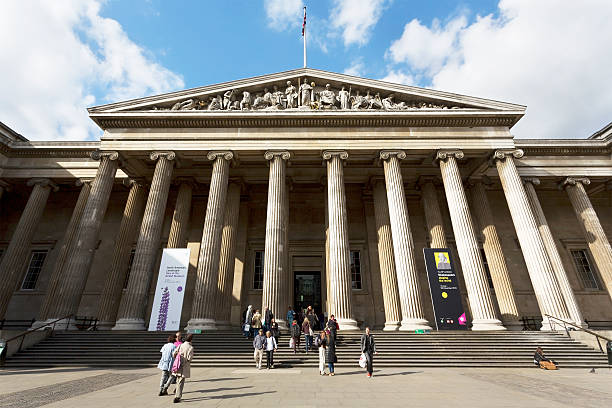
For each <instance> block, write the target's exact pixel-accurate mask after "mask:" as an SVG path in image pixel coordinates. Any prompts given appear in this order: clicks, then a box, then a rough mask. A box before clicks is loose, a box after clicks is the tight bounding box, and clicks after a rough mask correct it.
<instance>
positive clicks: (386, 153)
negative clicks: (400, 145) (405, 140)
mask: <svg viewBox="0 0 612 408" xmlns="http://www.w3.org/2000/svg"><path fill="white" fill-rule="evenodd" d="M391 156H395V157H397V159H398V160H404V159H405V158H406V152H405V151H403V150H381V151H380V152H379V153H378V157H380V160H388V159H389V158H391Z"/></svg>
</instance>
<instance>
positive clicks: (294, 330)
mask: <svg viewBox="0 0 612 408" xmlns="http://www.w3.org/2000/svg"><path fill="white" fill-rule="evenodd" d="M289 330H290V331H291V340H292V345H293V354H296V353H297V350H299V349H300V337H301V336H302V329H301V328H300V325H299V324H298V321H297V319H294V320H293V322H292V323H291V327H290V329H289Z"/></svg>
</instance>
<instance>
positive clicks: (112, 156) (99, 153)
mask: <svg viewBox="0 0 612 408" xmlns="http://www.w3.org/2000/svg"><path fill="white" fill-rule="evenodd" d="M89 156H90V157H91V158H92V159H93V160H96V161H98V160H102V158H103V157H107V158H108V160H119V152H117V151H114V150H94V151H93V152H91V153H90V154H89Z"/></svg>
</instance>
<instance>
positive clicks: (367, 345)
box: [361, 327, 378, 378]
mask: <svg viewBox="0 0 612 408" xmlns="http://www.w3.org/2000/svg"><path fill="white" fill-rule="evenodd" d="M361 353H362V354H364V355H365V358H366V370H367V372H368V378H371V377H372V373H373V372H374V368H373V361H372V359H373V356H374V354H378V353H377V352H376V342H375V341H374V336H372V335H371V334H370V328H369V327H366V329H365V333H364V334H362V335H361Z"/></svg>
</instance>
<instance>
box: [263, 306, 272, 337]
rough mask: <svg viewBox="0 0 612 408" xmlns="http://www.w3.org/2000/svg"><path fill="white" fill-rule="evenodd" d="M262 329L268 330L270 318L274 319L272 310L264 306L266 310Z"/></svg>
mask: <svg viewBox="0 0 612 408" xmlns="http://www.w3.org/2000/svg"><path fill="white" fill-rule="evenodd" d="M263 317H264V327H263V329H264V331H266V332H267V331H268V330H270V323H272V319H274V313H272V311H271V310H270V309H268V308H267V307H266V310H265V312H264V316H263Z"/></svg>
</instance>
